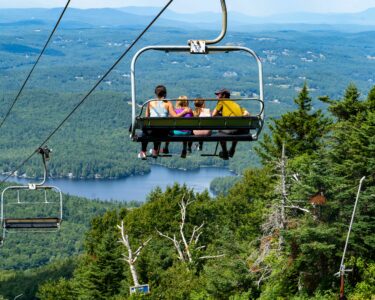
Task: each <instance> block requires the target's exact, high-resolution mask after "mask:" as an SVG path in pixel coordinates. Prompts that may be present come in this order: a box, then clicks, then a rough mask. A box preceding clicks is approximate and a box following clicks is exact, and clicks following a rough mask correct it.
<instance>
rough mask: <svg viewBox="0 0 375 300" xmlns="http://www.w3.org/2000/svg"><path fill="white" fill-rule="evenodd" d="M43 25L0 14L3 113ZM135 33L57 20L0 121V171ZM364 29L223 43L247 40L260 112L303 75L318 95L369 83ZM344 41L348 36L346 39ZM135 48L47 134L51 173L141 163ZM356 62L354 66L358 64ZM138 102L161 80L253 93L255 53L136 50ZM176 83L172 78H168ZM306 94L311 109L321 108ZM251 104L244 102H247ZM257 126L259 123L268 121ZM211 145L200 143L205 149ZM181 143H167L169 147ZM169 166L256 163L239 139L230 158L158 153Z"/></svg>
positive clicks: (164, 38)
mask: <svg viewBox="0 0 375 300" xmlns="http://www.w3.org/2000/svg"><path fill="white" fill-rule="evenodd" d="M49 26H50V25H48V24H44V23H43V22H36V21H35V22H30V23H26V24H23V23H22V24H18V23H11V24H8V25H6V26H5V25H4V24H0V27H1V28H4V29H6V30H0V70H1V75H2V76H1V77H0V88H1V91H2V95H1V96H2V99H3V102H2V103H4V105H2V106H1V107H0V115H4V114H5V113H6V111H7V109H8V108H9V105H10V104H11V102H12V100H13V99H14V97H15V95H16V93H17V91H18V89H19V87H20V86H21V84H22V82H23V80H24V78H25V76H26V75H27V72H28V71H29V70H30V68H31V66H32V63H33V62H34V61H35V59H36V58H37V54H38V51H40V49H41V47H42V45H43V43H44V42H45V39H46V38H47V34H48V33H49V30H50V28H49ZM138 33H139V28H138V27H134V28H133V27H131V26H130V27H129V28H123V27H108V28H85V27H83V28H66V27H62V28H59V29H58V30H57V32H56V35H55V36H54V38H53V39H52V41H51V44H50V47H49V48H48V51H47V52H46V54H45V55H44V56H43V58H42V60H41V61H40V63H39V64H38V66H37V68H36V70H35V72H34V74H33V76H32V77H31V79H30V81H29V83H28V84H27V85H26V87H25V90H24V92H23V94H22V95H21V97H20V98H19V100H18V102H17V103H16V105H15V107H14V109H13V110H12V113H11V114H10V115H9V118H8V120H7V122H5V123H4V126H2V128H0V130H1V135H2V137H3V138H2V139H1V140H0V147H1V149H2V156H1V158H0V162H1V166H2V167H1V171H2V173H4V174H8V173H9V172H10V171H11V170H14V169H15V168H16V166H18V165H19V164H20V163H21V162H22V161H23V160H24V159H25V158H26V156H27V155H28V153H32V152H33V151H35V149H36V147H38V145H39V143H40V142H41V141H42V140H44V139H45V138H46V137H47V136H48V134H49V133H50V132H51V131H52V130H53V129H55V128H56V126H57V125H58V124H59V123H60V122H61V120H63V119H64V117H65V116H66V115H67V114H68V113H69V112H70V111H71V110H72V108H73V107H74V106H75V105H76V104H77V103H78V102H79V101H80V100H81V97H83V95H84V94H85V93H86V92H87V91H88V90H89V88H91V87H92V85H93V84H94V83H95V82H96V81H97V80H98V79H99V78H100V77H101V76H102V75H103V73H104V72H105V71H106V69H107V68H108V67H109V66H110V65H111V63H113V61H115V59H116V58H117V57H118V56H119V55H120V54H121V53H122V52H123V51H124V49H126V47H127V45H129V43H130V41H131V40H132V39H134V38H135V36H136V35H137V34H138ZM214 34H216V33H215V32H213V31H209V30H206V31H205V30H201V31H194V30H182V29H176V28H163V27H154V28H152V30H151V31H150V33H148V34H146V35H145V36H144V38H143V39H142V40H141V41H140V43H139V45H137V47H136V50H138V49H140V48H141V47H143V46H146V45H160V44H171V43H174V44H181V45H185V44H186V41H187V40H188V39H190V38H191V37H192V36H202V37H207V38H209V37H212V36H213V35H214ZM374 41H375V35H374V34H373V33H372V32H362V33H361V32H359V33H347V32H336V31H318V30H315V31H313V30H312V31H308V32H298V31H274V32H268V31H264V32H251V33H243V32H231V34H228V36H227V37H226V38H225V40H224V41H223V44H224V45H242V46H247V47H250V48H252V49H254V50H255V51H256V52H257V53H258V55H259V56H260V57H261V59H262V61H263V64H264V81H265V95H266V103H265V110H266V117H267V119H266V120H269V119H270V118H271V117H279V116H280V115H281V114H282V113H285V112H287V111H290V110H292V109H293V101H292V99H293V97H294V95H295V93H296V92H298V91H299V90H300V89H301V86H302V85H303V84H304V82H305V81H306V82H307V83H308V85H309V93H310V94H311V95H312V96H314V97H317V96H319V95H327V96H329V97H332V98H339V97H342V94H343V93H342V91H343V90H345V86H346V85H347V84H348V83H349V82H354V83H355V84H356V85H357V86H358V88H359V89H360V90H362V91H364V94H363V96H362V99H363V98H364V97H365V96H366V91H368V90H369V89H370V88H371V86H372V85H373V82H372V80H373V79H372V73H371V71H370V70H371V68H372V67H373V66H374V64H375V61H374V60H372V59H371V58H372V57H373V56H374V55H375V48H374V46H373V45H374ZM348 45H352V46H350V47H349V46H348ZM133 54H134V51H131V52H130V53H129V56H127V57H125V59H124V61H123V62H121V64H120V65H119V66H118V67H117V68H116V69H115V70H114V71H113V72H112V73H111V74H110V75H109V76H108V78H106V79H105V81H104V82H103V83H102V84H101V85H100V86H99V87H98V90H97V91H96V92H94V94H93V95H92V97H90V98H89V99H88V100H87V101H86V103H85V104H84V105H83V106H82V107H80V109H79V110H78V111H77V112H76V113H75V114H74V115H73V116H72V118H71V119H69V121H68V122H67V123H65V125H64V126H63V127H62V128H61V129H60V130H59V131H58V132H57V133H56V135H55V136H54V137H53V138H52V139H51V140H50V141H49V143H48V146H49V147H50V148H51V149H52V150H53V153H52V159H51V161H50V171H51V173H50V174H51V176H53V177H72V178H76V179H77V178H121V177H126V176H130V175H134V174H143V173H147V172H149V171H150V166H149V164H150V163H153V162H152V161H151V160H148V162H147V163H145V162H140V161H138V160H137V152H138V151H139V145H137V144H135V143H133V142H131V141H130V139H129V133H128V128H129V125H130V120H131V118H130V116H131V105H129V101H130V79H129V73H130V67H129V63H130V59H131V57H132V55H133ZM359 69H361V70H363V72H358V70H359ZM137 70H138V72H137V93H138V94H137V95H138V98H137V99H138V103H143V101H145V100H146V99H149V98H151V97H152V96H153V88H154V86H156V85H157V84H160V83H161V82H160V81H162V83H163V84H165V85H166V86H167V88H168V91H169V93H168V96H169V97H171V98H177V97H178V96H179V95H188V96H189V97H197V96H202V97H210V98H211V97H213V96H214V95H213V91H215V90H217V89H218V88H222V87H227V88H229V89H231V91H232V92H233V94H235V95H239V96H240V97H246V96H252V95H253V94H257V93H258V91H257V74H256V72H255V63H254V61H252V60H249V59H248V58H247V57H246V56H244V55H239V54H238V55H237V54H225V55H219V54H217V55H216V54H215V55H211V56H193V57H188V56H186V55H174V54H165V53H150V54H145V56H144V57H142V58H141V59H140V61H139V65H138V66H137ZM177 83H178V84H177ZM326 106H327V105H326V104H325V103H321V102H318V103H315V104H314V109H319V108H323V109H325V108H326ZM254 111H256V108H252V107H250V112H254ZM268 123H269V122H268V121H267V124H266V125H267V126H265V131H267V130H268ZM214 147H215V145H211V147H206V151H207V153H212V152H213V149H214ZM180 148H181V147H180V145H178V146H176V147H175V148H174V149H172V151H173V152H174V153H178V152H179V151H180ZM156 163H158V164H162V165H165V166H167V167H172V168H183V169H189V168H190V169H191V168H198V167H199V166H201V165H209V166H225V167H228V168H229V169H231V170H233V171H235V172H236V173H237V174H239V175H240V174H241V173H242V172H243V170H245V169H246V168H248V167H255V166H259V165H260V164H259V159H258V157H257V155H256V153H255V151H254V149H253V145H252V144H251V143H250V144H241V145H240V147H239V148H238V151H237V153H236V156H235V157H234V159H232V160H230V161H229V163H227V162H224V161H222V160H220V159H217V158H213V159H210V158H207V157H205V158H202V157H200V156H199V153H194V155H192V156H188V158H187V159H186V160H158V161H157V162H156ZM40 174H41V169H40V159H39V158H35V159H32V160H31V161H30V162H29V163H28V164H26V165H24V166H23V167H22V168H21V169H20V170H19V172H18V173H17V175H18V176H27V177H36V176H38V175H40Z"/></svg>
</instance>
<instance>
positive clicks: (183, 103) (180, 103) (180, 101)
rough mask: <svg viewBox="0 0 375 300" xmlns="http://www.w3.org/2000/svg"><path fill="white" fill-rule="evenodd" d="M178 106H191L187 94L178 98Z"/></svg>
mask: <svg viewBox="0 0 375 300" xmlns="http://www.w3.org/2000/svg"><path fill="white" fill-rule="evenodd" d="M176 106H177V107H188V106H189V101H188V97H187V96H180V97H178V99H177V102H176Z"/></svg>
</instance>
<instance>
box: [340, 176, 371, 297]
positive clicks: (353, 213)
mask: <svg viewBox="0 0 375 300" xmlns="http://www.w3.org/2000/svg"><path fill="white" fill-rule="evenodd" d="M365 178H366V177H365V176H363V177H362V178H361V180H360V181H359V187H358V191H357V197H356V199H355V203H354V208H353V212H352V218H351V220H350V225H349V230H348V234H347V235H346V241H345V246H344V252H343V254H342V259H341V264H340V271H339V275H340V277H341V284H340V300H341V299H345V292H344V275H345V265H344V261H345V255H346V250H347V248H348V243H349V236H350V232H351V231H352V227H353V221H354V215H355V211H356V209H357V204H358V199H359V194H360V192H361V188H362V183H363V180H365Z"/></svg>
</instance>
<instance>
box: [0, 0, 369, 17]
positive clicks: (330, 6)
mask: <svg viewBox="0 0 375 300" xmlns="http://www.w3.org/2000/svg"><path fill="white" fill-rule="evenodd" d="M166 3H167V0H72V1H71V3H70V7H73V8H103V7H111V8H116V7H117V8H118V7H127V6H163V5H165V4H166ZM226 3H227V7H228V10H230V11H237V12H241V13H244V14H247V15H250V16H268V15H273V14H284V13H295V12H310V13H356V12H360V11H364V10H366V9H368V8H372V7H375V0H360V1H358V0H328V1H327V0H310V1H301V0H283V1H281V0H263V1H252V0H227V1H226ZM65 4H66V1H65V0H13V1H11V2H10V1H4V0H2V1H0V8H52V7H62V6H64V5H65ZM169 8H170V9H171V10H173V11H176V12H180V13H197V12H207V11H212V12H219V11H220V10H221V6H220V1H219V0H204V1H202V0H174V2H173V3H172V4H171V5H170V7H169Z"/></svg>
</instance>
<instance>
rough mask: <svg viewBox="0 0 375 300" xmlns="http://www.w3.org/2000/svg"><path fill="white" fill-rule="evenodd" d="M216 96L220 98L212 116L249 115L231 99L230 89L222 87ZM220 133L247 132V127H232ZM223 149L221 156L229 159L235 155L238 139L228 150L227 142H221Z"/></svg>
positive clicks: (234, 133)
mask: <svg viewBox="0 0 375 300" xmlns="http://www.w3.org/2000/svg"><path fill="white" fill-rule="evenodd" d="M215 95H216V97H217V98H218V103H217V105H216V107H215V109H214V111H213V112H212V116H213V117H215V116H222V117H241V116H249V115H250V114H249V112H248V111H247V110H246V109H244V108H242V107H241V106H239V105H238V104H237V103H236V102H234V101H232V100H230V91H229V90H228V89H221V90H218V91H216V92H215ZM219 133H223V134H230V135H236V134H247V133H248V130H247V129H234V130H233V129H232V130H219ZM220 145H221V149H222V151H221V152H220V153H219V156H220V157H221V158H222V159H224V160H228V159H229V157H233V156H234V153H235V151H236V146H237V141H233V142H232V146H231V148H230V149H229V151H228V150H227V143H226V142H225V141H221V142H220Z"/></svg>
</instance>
